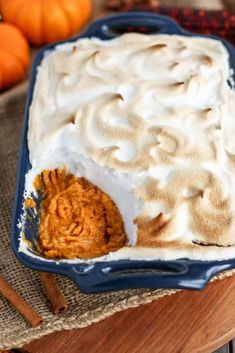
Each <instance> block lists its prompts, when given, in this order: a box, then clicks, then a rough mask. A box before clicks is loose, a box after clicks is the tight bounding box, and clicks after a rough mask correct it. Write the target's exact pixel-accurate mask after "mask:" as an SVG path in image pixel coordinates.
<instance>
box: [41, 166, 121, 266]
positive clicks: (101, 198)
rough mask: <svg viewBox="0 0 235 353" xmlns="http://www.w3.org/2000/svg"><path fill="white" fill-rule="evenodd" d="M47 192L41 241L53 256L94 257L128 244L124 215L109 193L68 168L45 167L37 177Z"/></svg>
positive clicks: (42, 204)
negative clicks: (70, 172) (77, 175)
mask: <svg viewBox="0 0 235 353" xmlns="http://www.w3.org/2000/svg"><path fill="white" fill-rule="evenodd" d="M35 187H36V189H40V190H41V191H42V192H43V200H42V202H41V209H40V222H39V243H40V246H41V248H42V251H43V253H44V255H45V256H46V257H49V258H67V259H73V258H82V259H87V258H94V257H97V256H102V255H105V254H108V253H109V252H111V251H115V250H118V249H119V248H121V247H122V246H124V245H125V243H126V234H125V231H124V225H123V220H122V217H121V215H120V213H119V211H118V209H117V207H116V205H115V204H114V202H113V201H112V200H111V198H110V197H109V196H107V195H106V194H105V193H104V192H102V191H101V190H100V189H98V188H97V187H96V186H94V185H93V184H91V183H89V182H88V181H87V180H85V179H84V178H76V177H75V176H73V175H71V174H67V173H66V171H65V170H58V169H55V170H44V171H43V172H42V173H41V174H40V175H39V176H38V177H37V178H36V180H35Z"/></svg>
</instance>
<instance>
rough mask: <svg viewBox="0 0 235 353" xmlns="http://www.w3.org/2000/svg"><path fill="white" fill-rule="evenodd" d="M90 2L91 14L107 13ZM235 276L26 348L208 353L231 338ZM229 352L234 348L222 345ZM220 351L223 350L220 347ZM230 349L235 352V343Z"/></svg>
mask: <svg viewBox="0 0 235 353" xmlns="http://www.w3.org/2000/svg"><path fill="white" fill-rule="evenodd" d="M101 3H102V1H101V0H94V15H93V18H99V17H101V16H102V15H104V14H107V12H105V11H104V10H103V9H102V8H101ZM234 299H235V277H234V276H233V277H231V278H228V279H226V280H223V281H217V282H216V283H213V284H210V285H208V287H207V288H206V289H205V290H203V291H200V292H190V291H183V292H179V293H177V294H175V295H173V296H170V297H164V298H162V299H160V300H157V301H155V302H153V303H151V304H148V305H144V306H141V307H139V308H135V309H129V310H127V311H124V312H121V313H117V314H115V315H113V316H112V317H110V318H108V319H106V320H104V321H102V322H100V323H97V324H94V325H92V326H90V327H88V328H84V329H79V330H71V331H63V332H59V333H54V334H51V335H49V336H46V337H44V338H42V339H40V340H36V341H34V342H32V343H30V344H28V345H27V346H25V347H24V349H26V350H27V351H28V352H30V353H126V352H128V353H211V352H213V351H214V350H216V349H217V348H219V347H221V346H222V345H224V344H225V343H226V342H228V341H229V340H231V339H232V338H233V337H235V305H234ZM229 351H230V352H231V351H232V346H231V344H230V350H229V346H226V347H224V348H223V352H224V353H225V352H227V353H228V352H229ZM220 352H222V350H220ZM233 352H234V353H235V347H234V350H233Z"/></svg>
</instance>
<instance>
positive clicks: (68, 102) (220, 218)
mask: <svg viewBox="0 0 235 353" xmlns="http://www.w3.org/2000/svg"><path fill="white" fill-rule="evenodd" d="M228 59H229V57H228V52H227V51H226V49H225V47H224V46H223V45H222V44H221V43H220V42H219V41H217V40H213V39H207V38H202V37H193V38H192V37H184V36H178V35H142V34H136V33H129V34H125V35H122V36H120V37H118V38H116V39H113V40H109V41H102V40H100V39H97V38H92V39H87V38H85V39H80V40H78V41H77V42H74V43H72V44H71V43H69V44H64V45H60V46H58V47H57V49H56V51H54V52H52V53H51V54H50V55H48V56H46V57H45V58H44V60H43V61H42V63H41V65H40V67H39V68H38V75H37V80H36V85H35V89H34V94H33V101H32V105H31V108H30V118H29V133H28V143H29V151H30V161H31V163H32V170H31V171H30V173H31V174H33V175H34V174H35V171H37V172H38V171H39V170H42V169H48V168H53V167H63V166H66V167H67V169H68V170H69V171H70V172H72V173H74V174H75V175H77V176H84V177H86V178H87V179H88V180H89V181H91V182H92V183H93V184H95V185H97V186H98V187H100V188H101V189H102V190H103V191H104V192H106V193H107V194H109V195H110V196H111V197H112V199H113V200H114V202H115V203H116V204H117V206H118V208H119V210H120V212H121V214H122V216H123V219H124V222H125V229H126V233H127V236H128V239H129V244H130V245H131V246H130V247H126V248H124V249H121V250H119V251H117V253H114V254H111V255H110V257H109V256H108V257H107V259H109V258H111V259H115V258H145V259H150V258H151V259H152V258H163V259H166V258H167V259H170V258H177V257H180V256H184V257H188V258H197V259H213V258H215V259H221V258H224V257H233V256H234V255H235V252H234V250H235V177H234V174H233V172H234V171H235V168H234V166H235V164H234V160H235V139H234V136H235V135H234V134H235V118H234V117H233V114H234V111H235V94H234V91H233V90H232V89H231V87H230V86H229V84H228V80H229V78H230V67H229V60H228ZM29 179H30V180H32V177H31V178H29ZM29 179H28V180H29ZM26 191H27V192H31V191H32V183H28V184H26ZM136 222H137V224H138V226H139V230H138V232H137V225H136Z"/></svg>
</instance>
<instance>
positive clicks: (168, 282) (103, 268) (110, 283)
mask: <svg viewBox="0 0 235 353" xmlns="http://www.w3.org/2000/svg"><path fill="white" fill-rule="evenodd" d="M229 268H230V265H229V261H221V262H217V263H215V264H214V266H212V265H211V263H208V262H202V261H201V262H200V261H198V262H194V263H193V264H192V262H191V261H189V260H180V261H179V260H178V261H171V262H163V261H129V262H127V261H115V262H112V263H108V264H106V263H96V264H95V266H94V265H84V264H83V265H77V266H74V267H73V273H72V276H71V274H70V277H72V279H73V281H74V282H76V283H77V285H78V286H79V287H80V289H81V290H82V291H84V292H85V293H95V292H102V291H112V290H122V289H128V288H175V289H176V288H178V289H202V288H203V287H205V285H206V284H207V283H208V282H209V280H210V279H211V278H212V277H213V276H214V275H215V274H216V273H218V272H220V271H225V270H227V269H229Z"/></svg>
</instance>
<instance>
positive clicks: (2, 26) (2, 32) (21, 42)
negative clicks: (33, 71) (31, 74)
mask: <svg viewBox="0 0 235 353" xmlns="http://www.w3.org/2000/svg"><path fill="white" fill-rule="evenodd" d="M0 43H1V45H0V90H2V89H3V88H7V87H10V86H11V85H13V84H15V83H16V82H18V81H20V80H21V79H22V78H23V77H24V76H25V74H26V72H27V69H28V66H29V46H28V42H27V40H26V39H25V37H24V36H23V34H22V33H21V31H20V30H19V29H18V28H16V27H15V26H12V25H11V24H9V23H2V22H0Z"/></svg>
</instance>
